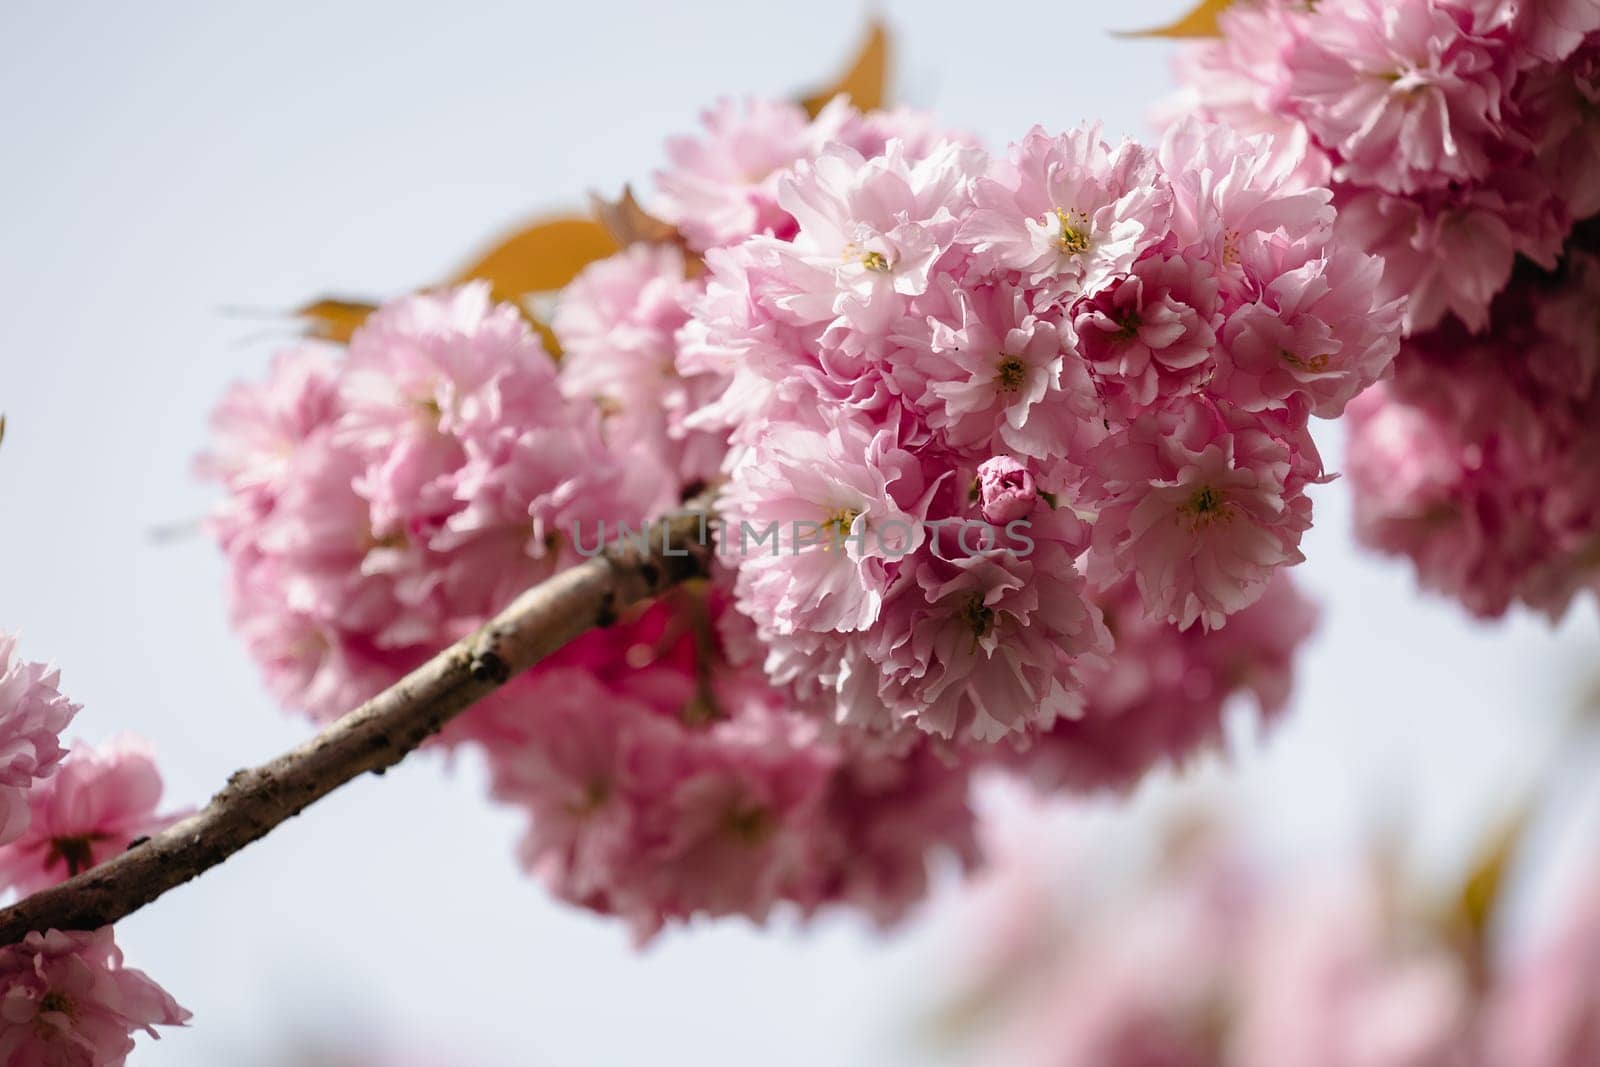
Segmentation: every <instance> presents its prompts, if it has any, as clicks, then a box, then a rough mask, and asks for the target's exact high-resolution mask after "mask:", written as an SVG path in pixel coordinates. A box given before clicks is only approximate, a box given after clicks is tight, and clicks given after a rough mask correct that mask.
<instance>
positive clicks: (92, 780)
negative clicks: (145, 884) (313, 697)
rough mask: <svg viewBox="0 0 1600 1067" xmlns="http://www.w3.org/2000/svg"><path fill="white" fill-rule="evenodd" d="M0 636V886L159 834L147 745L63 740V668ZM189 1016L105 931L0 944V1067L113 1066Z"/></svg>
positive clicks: (38, 881)
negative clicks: (140, 1038) (139, 1038)
mask: <svg viewBox="0 0 1600 1067" xmlns="http://www.w3.org/2000/svg"><path fill="white" fill-rule="evenodd" d="M16 645H17V641H16V638H15V637H14V636H13V635H10V634H7V633H4V632H0V753H3V754H4V758H3V766H4V783H3V784H4V787H5V788H4V792H3V793H0V804H3V809H0V815H3V818H0V889H7V890H16V891H18V892H20V893H22V894H27V893H31V892H33V891H34V890H36V889H42V888H44V887H46V886H50V885H54V884H55V883H57V882H61V881H64V880H66V879H67V878H68V877H70V876H71V875H74V874H77V873H79V872H80V871H83V870H87V869H88V868H89V867H92V866H94V865H95V864H97V863H100V862H102V861H104V860H106V859H108V858H110V857H111V856H114V855H116V854H117V853H119V852H122V851H123V850H124V849H126V848H128V846H129V845H130V844H131V843H132V842H134V841H135V840H136V839H138V838H140V837H143V836H145V835H148V834H152V833H155V832H156V831H157V830H161V829H164V828H165V827H167V826H168V825H170V824H171V823H172V822H174V821H175V819H176V817H175V816H164V815H157V814H156V813H155V808H156V805H157V803H158V802H159V801H160V799H161V777H160V775H159V774H158V772H157V771H156V768H155V763H154V761H153V760H152V759H151V757H150V754H149V752H148V751H147V749H146V748H145V746H144V745H143V744H142V743H141V742H139V741H137V740H135V739H133V738H120V739H118V740H116V741H114V742H112V743H111V744H110V745H107V746H106V747H105V748H103V749H101V750H100V751H98V752H96V751H93V750H91V749H87V748H84V747H81V746H80V747H76V748H74V749H72V750H71V752H70V753H69V752H67V751H66V750H64V749H63V748H62V747H61V733H62V731H63V730H65V729H66V728H67V726H68V725H69V724H70V723H71V722H72V719H73V717H74V716H76V715H77V713H78V705H76V704H74V703H72V702H70V701H69V700H67V698H66V697H65V696H63V695H62V693H61V690H60V689H59V673H58V672H57V671H55V670H53V669H51V668H49V667H46V666H45V665H43V664H41V663H34V662H30V661H27V660H23V659H20V658H19V657H18V656H17V653H16ZM188 1018H189V1013H188V1012H187V1011H185V1010H184V1009H183V1008H181V1007H179V1006H178V1004H177V1002H176V1001H174V1000H173V999H172V997H170V996H168V995H167V993H166V992H165V991H164V990H163V989H162V988H161V987H160V986H159V985H157V984H156V983H155V982H154V981H152V980H151V979H150V978H149V976H147V975H146V974H145V973H144V972H143V971H137V970H134V969H132V968H130V967H124V966H123V965H122V953H121V951H120V950H119V949H118V948H117V946H116V942H115V940H114V939H113V936H112V930H111V927H109V926H108V927H104V928H102V929H100V930H96V931H81V932H77V931H61V930H50V931H47V932H44V933H38V932H35V933H30V934H29V935H28V936H27V937H26V938H25V939H23V940H22V941H20V942H18V943H17V944H14V945H7V946H4V947H0V1064H5V1065H7V1067H33V1065H36V1064H96V1065H98V1064H106V1065H109V1067H118V1065H120V1064H121V1063H122V1062H123V1060H124V1059H125V1058H126V1056H127V1054H128V1053H129V1052H130V1051H132V1049H133V1037H132V1035H133V1033H134V1032H135V1031H138V1030H143V1031H145V1032H146V1033H148V1034H149V1035H150V1036H151V1037H156V1036H158V1035H157V1033H156V1030H155V1027H156V1026H180V1025H182V1024H183V1023H184V1022H185V1021H186V1020H187V1019H188Z"/></svg>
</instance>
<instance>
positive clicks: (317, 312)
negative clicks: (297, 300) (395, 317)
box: [293, 296, 377, 344]
mask: <svg viewBox="0 0 1600 1067" xmlns="http://www.w3.org/2000/svg"><path fill="white" fill-rule="evenodd" d="M376 310H377V308H376V307H374V306H373V305H372V304H368V303H364V302H362V301H359V300H342V299H340V298H338V297H331V296H329V297H323V298H322V299H321V300H314V301H312V302H311V303H309V304H306V305H305V306H303V307H298V308H295V309H294V312H293V314H295V315H296V316H297V317H299V318H302V319H307V320H309V324H310V328H311V335H312V336H313V337H321V338H323V339H324V340H328V341H338V342H339V343H340V344H344V343H346V342H348V341H349V340H350V335H351V334H353V333H355V332H356V327H357V326H360V325H361V324H362V323H363V322H365V321H367V316H368V315H370V314H372V313H373V312H374V311H376Z"/></svg>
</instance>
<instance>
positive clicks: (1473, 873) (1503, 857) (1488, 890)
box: [1454, 809, 1528, 945]
mask: <svg viewBox="0 0 1600 1067" xmlns="http://www.w3.org/2000/svg"><path fill="white" fill-rule="evenodd" d="M1527 830H1528V812H1527V810H1525V809H1520V810H1518V811H1515V812H1513V813H1512V814H1511V816H1510V817H1509V818H1507V819H1506V820H1505V821H1504V822H1503V823H1501V824H1500V825H1499V826H1497V827H1495V829H1494V831H1493V832H1492V833H1491V834H1490V835H1489V836H1488V838H1487V839H1486V840H1485V841H1484V842H1483V844H1482V845H1481V846H1480V848H1479V852H1478V855H1477V857H1476V859H1475V860H1474V862H1473V865H1472V868H1471V870H1469V871H1468V872H1467V877H1466V879H1465V881H1463V882H1462V884H1461V887H1460V889H1459V890H1458V891H1457V894H1456V900H1455V905H1454V911H1455V916H1456V922H1457V924H1458V925H1459V927H1460V929H1461V932H1462V933H1464V934H1466V935H1467V936H1468V937H1469V938H1470V939H1471V941H1472V942H1473V943H1474V944H1477V945H1482V944H1483V943H1484V942H1485V941H1486V940H1487V938H1488V935H1489V929H1490V927H1491V926H1492V924H1493V923H1494V918H1495V914H1496V911H1497V908H1498V906H1499V904H1500V901H1501V898H1502V897H1503V896H1504V895H1505V889H1506V883H1507V882H1508V881H1509V880H1510V875H1511V864H1512V861H1513V860H1515V859H1516V855H1517V849H1518V847H1519V846H1520V845H1521V844H1522V839H1523V837H1525V836H1526V834H1527Z"/></svg>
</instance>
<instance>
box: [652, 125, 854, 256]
mask: <svg viewBox="0 0 1600 1067" xmlns="http://www.w3.org/2000/svg"><path fill="white" fill-rule="evenodd" d="M852 114H853V113H852V111H851V109H850V107H849V105H848V104H847V103H846V102H845V101H844V100H842V99H840V100H835V101H833V102H832V103H831V104H829V105H828V106H827V107H826V108H824V109H823V111H822V113H821V114H820V115H818V116H817V118H816V119H815V120H813V119H811V118H809V117H808V116H807V115H806V113H805V110H804V109H803V108H801V107H800V106H799V105H798V104H792V103H789V102H787V101H776V100H763V99H758V98H754V99H748V100H743V101H738V100H722V101H720V102H718V103H717V105H716V106H714V107H712V108H711V109H710V110H708V111H706V113H705V114H704V115H703V116H702V117H701V122H702V124H703V125H704V127H705V133H704V135H703V136H700V137H687V136H685V137H674V138H672V139H670V140H668V141H667V160H668V163H669V166H668V167H667V168H666V169H664V170H661V171H658V172H657V173H656V187H657V190H658V191H659V197H658V200H657V202H656V204H655V205H654V206H655V207H656V209H657V210H658V211H659V212H660V213H661V217H662V218H664V219H665V220H666V221H668V222H670V223H672V224H673V225H674V226H676V227H677V228H678V230H679V231H680V232H681V233H683V235H684V236H685V237H687V238H688V239H689V245H690V247H691V248H693V249H694V250H695V251H697V252H703V251H704V250H706V249H708V248H715V247H717V246H719V245H724V244H731V243H734V242H737V241H741V240H743V239H745V238H746V237H749V236H751V235H752V234H759V233H770V234H774V235H776V236H777V237H780V238H785V239H787V238H788V237H790V236H792V234H793V229H794V220H793V219H792V218H791V217H790V216H789V214H788V212H786V211H785V210H784V209H783V208H782V207H781V206H779V204H778V195H777V194H778V179H779V178H780V177H781V176H782V175H783V174H784V173H785V172H786V170H787V169H788V167H789V166H790V165H791V164H792V163H794V162H795V161H796V160H800V159H808V158H810V157H811V156H813V155H815V154H816V153H817V152H818V151H820V150H821V148H822V146H823V145H824V144H826V143H827V142H828V141H830V140H832V139H833V138H834V137H836V136H838V135H839V134H840V133H841V132H842V131H843V128H844V126H845V124H846V123H847V122H848V121H849V120H850V119H851V117H852Z"/></svg>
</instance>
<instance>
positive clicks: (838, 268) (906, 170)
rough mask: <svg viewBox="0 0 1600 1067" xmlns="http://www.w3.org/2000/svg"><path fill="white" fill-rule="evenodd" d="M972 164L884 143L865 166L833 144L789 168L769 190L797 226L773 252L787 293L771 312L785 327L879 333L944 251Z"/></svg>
mask: <svg viewBox="0 0 1600 1067" xmlns="http://www.w3.org/2000/svg"><path fill="white" fill-rule="evenodd" d="M980 162H981V153H979V152H978V151H977V150H976V149H973V148H969V147H967V146H966V145H962V144H960V143H957V142H946V143H944V144H942V145H940V146H939V147H938V148H935V149H934V150H933V151H931V152H930V153H929V154H928V155H927V156H926V157H924V158H922V159H915V160H913V159H908V158H907V157H906V156H905V153H904V151H903V149H902V148H901V146H900V144H899V143H898V142H895V141H891V142H890V143H889V145H888V148H887V149H886V150H885V152H884V154H883V155H882V156H877V157H874V158H872V159H866V158H865V157H863V156H862V155H861V154H860V153H859V152H856V151H855V150H854V149H852V148H849V147H847V146H844V145H833V146H830V147H829V148H828V149H826V150H825V151H824V152H823V153H822V154H821V155H820V156H819V157H818V158H817V159H815V160H813V161H810V162H801V163H798V164H796V165H795V167H794V170H793V172H792V173H791V174H790V175H789V176H787V177H785V178H784V179H782V180H781V181H780V182H779V186H778V198H779V202H780V203H782V204H783V206H784V207H785V208H787V209H788V211H789V212H790V213H791V214H792V215H794V217H795V219H796V221H797V222H798V223H799V232H798V233H797V234H796V235H795V239H794V241H793V243H792V244H777V245H775V246H773V247H774V251H775V253H776V255H777V256H778V258H779V260H780V261H781V262H783V263H784V264H785V274H786V276H787V278H788V280H789V282H790V284H791V285H792V286H793V291H792V292H791V293H790V294H787V295H785V296H784V297H783V298H782V299H781V300H780V301H778V306H779V307H780V308H781V309H782V311H784V312H786V313H787V315H788V316H790V317H791V319H792V321H795V322H799V323H817V324H822V325H824V326H825V327H832V328H834V329H836V330H840V331H859V332H860V333H861V334H863V335H866V336H869V337H870V336H874V335H882V334H884V333H886V332H887V331H888V328H889V326H890V325H891V324H892V323H893V322H894V321H896V320H897V319H898V318H899V317H900V316H902V315H904V314H905V312H906V309H907V301H908V300H909V298H911V297H915V296H918V295H920V294H922V293H924V292H926V291H927V289H928V286H929V284H930V281H931V278H932V275H933V271H934V268H935V266H936V265H937V264H938V262H939V260H940V258H941V257H943V256H944V255H945V254H946V253H947V251H948V250H949V249H950V248H951V245H952V244H953V242H954V239H955V231H956V227H957V225H958V221H959V219H960V217H961V215H962V214H963V211H964V207H965V201H966V197H967V189H968V186H969V185H970V182H971V180H972V177H973V175H974V173H975V172H976V170H977V169H978V166H979V164H980ZM843 347H846V348H849V347H850V345H849V344H848V343H846V344H845V345H843Z"/></svg>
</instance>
